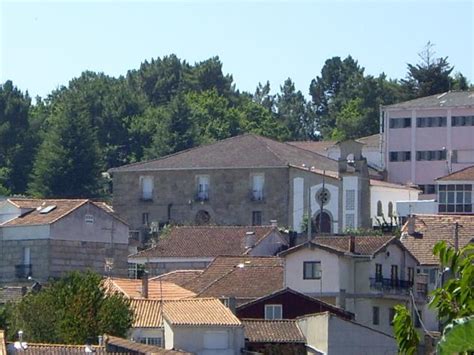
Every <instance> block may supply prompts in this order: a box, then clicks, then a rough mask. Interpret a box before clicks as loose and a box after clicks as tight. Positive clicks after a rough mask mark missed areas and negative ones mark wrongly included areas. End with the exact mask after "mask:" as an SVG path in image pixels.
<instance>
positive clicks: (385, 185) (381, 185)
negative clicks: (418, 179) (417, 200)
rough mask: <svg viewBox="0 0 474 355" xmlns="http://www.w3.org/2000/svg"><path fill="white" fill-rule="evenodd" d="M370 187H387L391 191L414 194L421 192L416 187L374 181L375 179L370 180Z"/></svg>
mask: <svg viewBox="0 0 474 355" xmlns="http://www.w3.org/2000/svg"><path fill="white" fill-rule="evenodd" d="M370 186H380V187H388V188H391V189H401V190H412V191H414V192H421V190H420V189H419V188H418V187H416V186H413V185H402V184H396V183H393V182H388V181H382V180H375V179H370Z"/></svg>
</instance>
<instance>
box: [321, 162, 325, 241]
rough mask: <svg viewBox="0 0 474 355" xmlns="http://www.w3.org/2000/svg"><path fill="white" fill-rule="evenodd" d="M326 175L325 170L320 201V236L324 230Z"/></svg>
mask: <svg viewBox="0 0 474 355" xmlns="http://www.w3.org/2000/svg"><path fill="white" fill-rule="evenodd" d="M325 175H326V170H323V189H322V190H321V191H322V192H321V198H320V199H319V203H320V211H319V234H322V233H321V230H322V229H323V210H324V198H325V192H324V191H325V187H324V182H325V179H324V177H325Z"/></svg>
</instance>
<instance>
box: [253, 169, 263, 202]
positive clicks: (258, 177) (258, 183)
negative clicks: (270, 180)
mask: <svg viewBox="0 0 474 355" xmlns="http://www.w3.org/2000/svg"><path fill="white" fill-rule="evenodd" d="M264 188H265V174H263V173H261V174H252V199H253V200H254V201H262V200H263V190H264Z"/></svg>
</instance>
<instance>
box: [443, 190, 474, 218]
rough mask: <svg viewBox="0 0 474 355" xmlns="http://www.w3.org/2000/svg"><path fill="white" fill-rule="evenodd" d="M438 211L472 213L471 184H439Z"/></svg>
mask: <svg viewBox="0 0 474 355" xmlns="http://www.w3.org/2000/svg"><path fill="white" fill-rule="evenodd" d="M438 212H448V213H453V212H456V213H472V185H464V184H457V185H439V186H438Z"/></svg>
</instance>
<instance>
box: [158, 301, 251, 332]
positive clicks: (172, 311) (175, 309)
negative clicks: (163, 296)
mask: <svg viewBox="0 0 474 355" xmlns="http://www.w3.org/2000/svg"><path fill="white" fill-rule="evenodd" d="M163 307H164V308H163V317H164V318H165V320H166V321H167V322H169V323H170V324H173V325H211V326H214V325H220V326H241V325H242V323H241V322H240V320H239V319H238V318H237V317H236V316H235V315H234V314H233V313H232V311H231V310H230V309H229V308H227V307H226V306H224V304H223V303H222V302H221V301H219V300H218V299H217V298H193V299H187V300H178V301H168V302H165V303H164V305H163Z"/></svg>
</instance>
